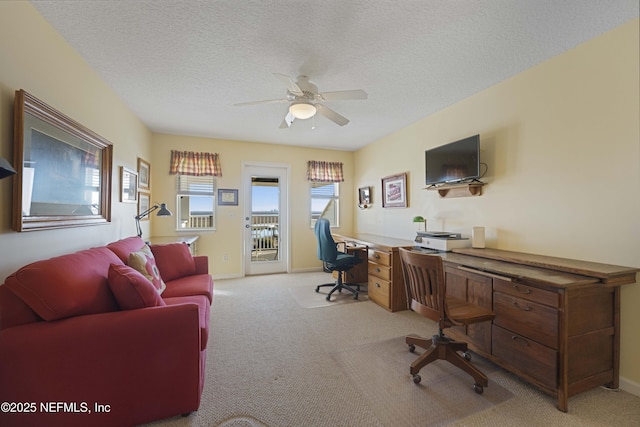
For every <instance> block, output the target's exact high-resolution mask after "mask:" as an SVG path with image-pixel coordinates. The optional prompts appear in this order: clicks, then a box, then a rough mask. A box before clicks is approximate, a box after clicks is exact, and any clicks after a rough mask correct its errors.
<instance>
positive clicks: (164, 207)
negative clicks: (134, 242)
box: [135, 203, 173, 237]
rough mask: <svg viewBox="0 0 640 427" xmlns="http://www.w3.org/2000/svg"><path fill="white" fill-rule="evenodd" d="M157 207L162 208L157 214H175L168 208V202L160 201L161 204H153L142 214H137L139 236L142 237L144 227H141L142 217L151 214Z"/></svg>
mask: <svg viewBox="0 0 640 427" xmlns="http://www.w3.org/2000/svg"><path fill="white" fill-rule="evenodd" d="M157 209H160V210H159V211H158V213H157V214H156V216H171V215H173V214H172V213H171V211H170V210H169V209H167V204H166V203H160V204H159V205H158V204H157V203H156V204H155V205H153V206H151V207H150V208H149V209H147V210H146V211H144V212H142V213H141V214H138V215H136V216H135V219H136V230H137V231H138V237H142V229H141V228H140V220H141V219H142V218H144V217H146V216H147V215H149V214H150V213H151V212H153V211H155V210H157Z"/></svg>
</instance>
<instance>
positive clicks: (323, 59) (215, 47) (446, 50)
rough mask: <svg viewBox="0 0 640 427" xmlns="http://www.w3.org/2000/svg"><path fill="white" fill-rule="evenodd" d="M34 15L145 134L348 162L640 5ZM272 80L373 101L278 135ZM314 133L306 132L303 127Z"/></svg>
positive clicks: (162, 9)
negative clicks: (299, 150) (342, 157)
mask: <svg viewBox="0 0 640 427" xmlns="http://www.w3.org/2000/svg"><path fill="white" fill-rule="evenodd" d="M31 3H32V4H33V5H34V6H35V8H36V9H37V10H38V11H39V12H40V13H41V14H42V15H43V16H44V18H45V19H46V20H47V21H48V22H49V23H50V24H51V25H52V26H53V27H54V28H56V30H57V31H58V32H59V33H60V34H61V35H62V36H63V37H64V38H65V39H66V40H67V41H68V42H69V44H70V45H71V46H73V47H74V48H75V49H76V50H77V51H78V52H79V53H80V55H81V56H82V57H84V58H85V60H86V61H87V62H88V63H89V64H90V65H91V67H92V68H93V69H94V70H96V72H97V73H98V74H99V75H100V76H101V77H102V78H103V79H104V81H105V82H107V84H108V85H109V86H110V87H111V88H113V90H114V91H115V92H116V93H117V94H118V95H119V96H120V97H121V98H122V99H123V100H124V102H125V103H126V104H127V105H128V106H129V107H130V108H131V110H133V112H134V113H135V114H136V115H137V116H138V117H139V118H140V119H141V120H142V121H143V122H144V123H145V124H146V125H147V126H148V127H149V128H150V129H151V130H152V131H154V132H158V133H169V134H180V135H192V136H202V137H209V138H221V139H231V140H243V141H257V142H268V143H281V144H289V145H300V146H306V147H322V148H331V149H341V150H355V149H358V148H360V147H363V146H365V145H367V144H369V143H371V142H373V141H375V140H377V139H379V138H381V137H383V136H386V135H388V134H390V133H392V132H394V131H396V130H398V129H401V128H403V127H405V126H407V125H409V124H411V123H414V122H416V121H418V120H420V119H422V118H424V117H426V116H428V115H430V114H432V113H435V112H437V111H439V110H441V109H443V108H446V107H447V106H449V105H452V104H454V103H455V102H457V101H459V100H461V99H464V98H466V97H468V96H470V95H472V94H474V93H477V92H479V91H481V90H483V89H485V88H487V87H489V86H492V85H494V84H496V83H498V82H500V81H502V80H505V79H507V78H509V77H511V76H513V75H515V74H517V73H519V72H521V71H523V70H525V69H527V68H530V67H532V66H534V65H536V64H538V63H540V62H542V61H544V60H546V59H548V58H550V57H553V56H555V55H558V54H560V53H562V52H563V51H565V50H567V49H570V48H572V47H574V46H576V45H578V44H580V43H582V42H584V41H586V40H589V39H591V38H593V37H596V36H597V35H599V34H601V33H603V32H605V31H608V30H610V29H613V28H615V27H617V26H619V25H621V24H623V23H625V22H628V21H629V20H631V19H634V18H636V17H637V16H638V14H639V11H638V9H639V6H638V0H606V1H604V0H603V1H601V0H485V1H482V0H449V1H443V0H420V1H417V0H398V1H390V0H315V1H303V0H300V1H296V0H271V1H267V0H265V1H262V0H230V1H219V0H201V1H198V0H152V1H145V0H136V1H119V0H110V1H101V0H93V1H65V0H54V1H41V0H32V1H31ZM273 73H281V74H287V75H290V76H292V77H294V78H295V77H296V76H297V75H299V74H304V75H307V76H309V77H310V80H311V81H312V82H313V83H315V84H316V85H317V86H318V88H319V90H320V91H321V92H322V91H337V90H348V89H364V90H365V91H366V92H367V93H368V94H369V99H367V100H360V101H332V102H327V103H326V104H325V105H326V106H328V107H330V108H332V109H333V110H335V111H336V112H338V113H340V114H342V115H343V116H345V117H347V118H348V119H350V120H351V122H350V123H349V124H348V125H346V126H343V127H340V126H337V125H336V124H334V123H333V122H330V121H329V120H327V119H326V118H324V117H321V116H316V118H315V119H309V120H296V121H295V122H294V123H293V126H292V127H291V128H289V129H279V125H280V123H281V122H282V120H283V117H284V115H285V113H286V111H287V105H288V104H264V105H255V106H244V107H237V106H234V105H233V104H235V103H241V102H247V101H256V100H263V99H274V98H282V97H284V96H285V94H286V86H285V85H284V84H283V83H282V82H281V81H279V80H277V79H276V78H275V77H274V76H273ZM313 125H315V129H312V126H313Z"/></svg>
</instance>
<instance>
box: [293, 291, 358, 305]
mask: <svg viewBox="0 0 640 427" xmlns="http://www.w3.org/2000/svg"><path fill="white" fill-rule="evenodd" d="M331 289H332V288H330V287H328V286H327V287H324V288H320V292H316V288H315V286H304V287H300V286H297V287H293V288H289V292H290V293H291V296H293V298H294V299H295V300H296V302H297V303H298V304H299V305H300V307H303V308H317V307H330V306H332V305H337V304H350V303H352V302H363V301H368V300H369V297H367V292H366V289H367V288H366V286H365V287H360V289H361V291H360V292H358V299H353V294H352V293H351V292H349V291H346V290H343V291H342V292H341V293H340V292H334V293H333V294H332V295H331V301H327V295H328V294H329V292H331Z"/></svg>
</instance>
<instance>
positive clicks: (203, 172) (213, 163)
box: [169, 150, 222, 176]
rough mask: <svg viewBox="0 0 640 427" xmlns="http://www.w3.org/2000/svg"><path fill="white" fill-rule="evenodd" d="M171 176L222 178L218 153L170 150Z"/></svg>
mask: <svg viewBox="0 0 640 427" xmlns="http://www.w3.org/2000/svg"><path fill="white" fill-rule="evenodd" d="M169 173H170V174H171V175H176V174H179V175H191V176H222V167H220V156H219V155H218V153H196V152H193V151H177V150H171V166H170V169H169Z"/></svg>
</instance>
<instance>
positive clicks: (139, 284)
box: [108, 264, 166, 310]
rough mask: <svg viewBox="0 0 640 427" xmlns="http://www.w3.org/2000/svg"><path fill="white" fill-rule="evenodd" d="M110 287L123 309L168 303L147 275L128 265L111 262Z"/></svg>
mask: <svg viewBox="0 0 640 427" xmlns="http://www.w3.org/2000/svg"><path fill="white" fill-rule="evenodd" d="M108 278H109V287H110V288H111V292H113V294H114V295H115V297H116V300H117V301H118V305H120V308H121V309H123V310H134V309H136V308H144V307H156V306H159V305H166V304H165V302H164V300H163V299H162V298H161V297H160V293H159V292H158V290H157V289H156V288H155V286H153V283H151V282H150V281H149V280H148V279H147V278H146V277H144V276H143V275H142V274H140V273H139V272H138V271H136V270H134V269H133V268H131V267H129V266H127V265H116V264H111V266H110V267H109V276H108Z"/></svg>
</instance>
